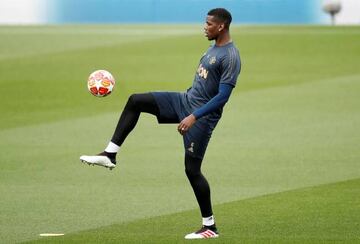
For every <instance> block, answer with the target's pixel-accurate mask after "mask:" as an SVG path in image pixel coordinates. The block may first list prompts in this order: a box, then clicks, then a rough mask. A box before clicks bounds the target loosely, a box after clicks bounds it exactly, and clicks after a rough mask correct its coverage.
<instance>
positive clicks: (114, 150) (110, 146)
mask: <svg viewBox="0 0 360 244" xmlns="http://www.w3.org/2000/svg"><path fill="white" fill-rule="evenodd" d="M119 149H120V147H119V146H118V145H116V144H115V143H113V142H109V144H108V146H107V147H106V148H105V152H108V153H117V152H118V151H119Z"/></svg>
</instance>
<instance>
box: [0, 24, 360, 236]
mask: <svg viewBox="0 0 360 244" xmlns="http://www.w3.org/2000/svg"><path fill="white" fill-rule="evenodd" d="M201 28H202V27H201V26H161V25H160V26H46V27H8V26H6V27H5V26H4V27H0V44H1V45H0V92H1V104H0V109H1V119H0V148H1V151H0V195H1V198H2V200H1V201H0V210H1V211H0V215H1V217H0V233H1V241H0V242H4V243H8V242H10V243H11V242H20V241H26V240H35V239H37V238H38V235H39V234H40V233H45V232H64V233H66V234H67V235H66V237H65V238H69V239H66V240H72V239H71V238H84V240H86V238H87V237H88V236H89V233H88V232H87V231H86V230H96V229H99V232H95V233H97V234H94V235H92V234H90V235H91V237H90V236H89V237H88V238H89V240H90V241H93V242H96V237H95V236H97V238H98V239H97V240H98V242H101V240H103V239H104V238H105V239H106V237H104V236H103V235H102V234H101V230H104V228H105V227H106V226H111V225H112V224H115V225H114V228H111V230H113V231H112V232H111V233H108V234H109V238H117V235H118V233H117V229H116V228H117V227H119V226H120V227H119V228H125V229H127V228H128V230H134V231H133V232H132V231H127V235H128V237H129V239H132V237H133V238H134V241H135V240H138V239H137V238H143V237H139V233H138V232H137V230H138V229H137V227H136V226H133V227H131V226H132V225H133V224H132V223H136V225H139V226H146V223H148V221H150V222H151V221H155V222H156V221H160V222H163V223H162V224H159V233H158V235H159V237H158V239H156V240H155V241H154V240H153V239H151V240H148V239H144V241H150V242H153V241H154V242H157V241H162V240H167V239H166V238H174V239H172V240H174V241H177V240H178V241H181V240H182V237H183V234H185V233H186V232H188V231H189V230H192V229H193V228H196V227H198V225H199V224H200V223H199V215H198V211H197V206H196V202H195V199H194V196H193V193H192V191H191V189H190V186H189V184H188V182H187V179H186V177H185V175H184V171H183V158H182V157H183V151H182V138H181V137H180V136H179V135H178V134H177V132H176V126H175V125H163V126H158V125H157V123H156V120H155V119H154V118H153V117H151V116H149V115H143V116H142V118H141V119H140V121H139V124H138V126H137V128H136V130H135V131H134V133H132V134H131V135H130V136H129V138H128V140H127V141H126V143H125V144H124V147H123V148H122V149H121V152H120V157H119V167H118V168H116V169H115V170H114V171H113V172H110V171H107V170H104V169H101V168H92V167H87V166H85V165H80V163H79V162H78V157H79V156H80V155H81V154H84V153H96V152H99V151H100V150H102V149H103V147H104V146H105V145H106V144H107V142H108V140H109V138H110V137H111V134H112V132H113V129H114V127H115V124H116V121H117V119H118V117H119V112H120V111H121V109H122V107H123V106H124V102H125V99H126V97H127V96H128V95H129V94H131V93H133V92H143V91H149V90H185V89H186V88H187V87H189V86H190V85H191V81H192V78H193V75H194V72H195V70H196V66H197V63H198V60H199V58H200V56H201V55H202V53H203V52H204V51H205V50H206V48H207V46H208V44H209V43H208V42H207V41H206V40H205V39H204V37H202V36H201ZM153 30H154V31H153ZM232 33H233V39H234V40H235V42H236V43H237V46H238V47H239V48H240V51H241V55H242V62H243V66H242V68H243V70H242V74H241V76H240V79H239V83H238V84H239V85H238V86H237V87H236V89H235V90H234V93H233V95H232V97H231V99H230V102H229V103H228V104H227V105H226V107H225V111H224V115H223V119H222V120H221V122H220V123H219V125H218V128H217V129H216V130H215V132H214V134H213V138H212V141H211V143H210V145H209V149H208V152H207V155H206V158H205V162H204V172H205V174H206V176H207V178H208V180H209V181H210V184H211V187H212V197H213V202H214V204H215V211H216V212H215V214H216V218H217V219H218V220H219V223H222V224H221V229H222V230H223V233H224V237H222V238H224V241H225V240H226V241H229V242H231V241H236V240H237V237H236V236H232V235H233V234H232V233H235V232H236V233H239V234H242V238H244V240H255V239H254V238H256V236H258V238H260V239H264V241H270V242H274V243H277V242H280V241H283V242H286V241H287V240H289V238H292V239H291V240H299V238H302V239H304V240H310V241H314V242H316V241H319V242H321V241H326V240H348V241H350V240H355V237H354V236H355V235H354V234H351V233H355V234H356V231H357V230H358V222H357V221H358V220H359V212H358V209H357V208H356V206H359V203H358V202H349V201H347V200H346V199H348V198H349V195H346V194H345V193H344V194H345V195H346V196H345V195H344V201H343V200H342V197H339V198H338V199H337V200H338V201H339V204H334V205H332V209H334V213H338V212H340V213H341V211H342V210H343V209H346V210H347V211H348V214H350V215H352V216H353V217H354V218H353V219H351V218H348V215H346V216H345V215H342V214H339V215H333V214H332V213H328V214H326V212H324V213H323V215H322V216H324V219H325V220H326V221H327V222H329V223H333V225H332V226H330V227H331V228H333V229H334V227H333V226H334V225H337V223H342V222H344V223H343V225H339V231H338V232H336V236H335V232H334V231H328V230H327V229H324V228H325V227H326V226H327V225H324V226H322V227H324V228H318V229H319V230H318V231H317V230H316V229H315V230H313V232H311V231H310V230H309V229H306V228H305V227H306V224H307V223H311V222H312V221H308V220H304V219H298V218H296V217H294V218H292V217H291V216H292V215H291V214H292V213H293V212H294V210H293V209H287V208H284V209H283V212H281V213H282V214H279V215H275V214H274V215H272V212H276V211H277V210H276V209H274V210H273V208H276V207H277V204H275V203H274V202H273V201H275V200H274V199H273V198H271V199H273V200H271V199H270V200H267V198H266V197H265V198H257V197H258V196H262V195H267V194H272V193H279V194H278V195H274V197H275V198H276V199H277V201H279V202H284V204H289V206H293V205H294V204H296V203H297V202H298V198H297V197H296V195H294V194H292V193H291V192H290V193H289V194H288V193H281V192H283V191H290V190H295V189H298V188H304V187H313V186H316V185H319V184H328V183H332V182H339V181H347V180H350V179H358V178H360V169H359V159H360V152H359V150H358V145H359V144H360V96H359V94H360V83H359V81H360V69H359V68H360V67H359V63H360V56H359V55H358V54H359V53H360V46H359V45H358V43H360V28H359V27H316V26H312V27H302V26H297V27H293V26H289V27H287V26H282V27H271V26H267V27H253V26H241V27H234V28H233V29H232ZM99 68H104V69H108V70H110V71H111V72H112V73H113V74H114V75H115V77H116V78H117V85H116V88H115V91H114V93H113V94H112V95H111V96H109V97H106V98H104V99H98V98H95V97H92V96H91V95H90V94H89V93H88V92H87V91H86V79H87V76H88V74H89V73H90V72H92V71H93V70H95V69H99ZM349 182H352V183H344V184H340V186H339V189H343V188H342V187H345V188H346V187H347V186H349V187H350V188H351V187H352V186H353V185H354V184H355V185H356V184H357V186H358V185H359V184H358V181H349ZM335 188H337V187H335ZM317 189H318V190H317ZM326 189H328V188H322V187H320V188H315V190H314V191H312V190H311V191H309V195H308V196H307V197H309V198H310V199H314V198H316V197H317V196H318V195H319V194H320V195H321V194H322V193H320V192H319V191H322V192H323V194H326V193H327V190H326ZM295 192H296V191H295ZM340 193H342V192H340ZM340 193H339V194H340ZM283 194H284V195H283ZM340 195H341V194H340ZM355 197H356V194H355V193H354V198H355ZM249 198H251V199H250V200H245V199H249ZM256 199H260V200H259V202H258V201H257V200H256ZM328 201H330V202H331V201H335V197H331V196H330V197H329V199H327V198H324V200H322V202H323V204H326V202H328ZM354 201H355V200H354ZM228 202H234V203H233V204H224V205H219V204H223V203H228ZM247 203H251V206H249V205H246V204H247ZM356 204H357V205H356ZM252 205H253V206H252ZM278 205H279V207H281V206H282V205H281V204H278ZM246 206H248V208H245V209H248V210H249V213H251V212H253V213H256V211H255V210H254V209H256V208H257V207H258V208H260V209H263V212H259V215H256V216H255V217H254V218H253V222H252V223H253V224H252V225H251V226H252V227H251V226H250V227H249V228H250V229H246V226H245V225H244V226H240V227H239V228H238V227H237V226H236V225H235V227H234V228H236V229H235V230H232V229H231V228H232V227H230V226H229V224H230V223H233V221H235V220H233V219H232V214H233V212H234V211H235V212H236V211H240V212H238V213H239V215H241V216H243V215H245V214H246V213H247V211H245V212H244V210H242V208H243V207H246ZM317 206H318V205H317V203H316V202H311V201H310V202H309V203H307V204H306V208H305V209H304V212H307V213H311V212H314V211H315V210H314V209H316V208H317ZM252 208H254V209H252ZM234 209H235V210H234ZM188 210H192V211H191V212H186V211H188ZM267 210H268V211H267ZM280 210H281V209H278V211H280ZM319 211H320V210H319ZM174 213H178V214H177V215H176V216H177V217H176V218H175V219H181V221H183V220H187V219H190V220H189V223H188V224H187V225H186V226H180V227H179V225H175V226H174V231H175V232H176V234H174V235H175V236H172V237H166V235H167V232H168V231H167V230H168V228H172V227H171V226H172V224H171V223H173V222H172V221H173V220H172V219H173V218H172V217H171V216H172V215H169V214H174ZM286 213H287V214H289V215H288V216H290V217H288V216H286ZM262 214H263V215H265V216H269V215H270V217H269V218H270V219H272V220H274V221H276V223H275V224H276V228H277V229H276V231H274V233H273V234H272V235H270V234H269V233H270V232H271V231H270V230H268V229H266V228H265V227H266V225H267V224H269V222H266V221H265V220H266V218H264V217H263V215H262ZM294 214H295V213H294ZM155 216H164V217H159V219H157V218H155V219H153V217H155ZM247 218H250V217H249V216H248V217H247ZM181 221H179V224H180V223H182V222H181ZM264 221H265V222H264ZM156 223H158V222H156ZM294 223H295V224H296V223H298V224H299V227H292V226H294ZM321 223H323V222H319V223H318V224H319V225H320V224H321ZM162 226H166V227H167V228H164V229H162V228H160V227H162ZM256 226H260V227H262V228H263V227H264V226H265V227H264V228H265V229H266V230H264V232H261V231H260V232H256V236H255V237H254V236H252V234H253V233H254V232H253V230H254V229H256ZM270 226H271V225H270ZM320 227H321V226H320ZM154 228H155V227H154ZM156 228H157V227H156ZM301 228H305V230H306V232H305V233H304V235H299V232H300V231H299V230H301ZM342 228H343V230H346V231H347V232H346V233H345V232H341V230H342ZM333 229H330V230H333ZM150 230H151V228H150V229H146V231H150ZM82 231H84V232H82ZM333 232H334V236H332V235H331V233H333ZM71 233H79V234H76V235H72V234H71ZM81 233H83V234H84V235H83V236H81V235H82V234H81ZM227 233H229V234H227ZM230 233H231V234H230ZM287 233H288V235H287ZM327 233H330V234H329V236H330V237H331V238H332V239H330V238H327ZM347 233H350V234H347ZM68 235H69V237H67V236H68ZM111 236H112V237H111ZM90 238H91V239H90ZM145 238H146V237H145ZM164 238H165V239H164ZM260 239H259V240H260ZM59 240H60V239H59ZM299 242H301V239H300V240H299Z"/></svg>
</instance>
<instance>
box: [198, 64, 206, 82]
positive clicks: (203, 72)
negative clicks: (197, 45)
mask: <svg viewBox="0 0 360 244" xmlns="http://www.w3.org/2000/svg"><path fill="white" fill-rule="evenodd" d="M197 73H198V75H199V76H200V77H201V78H203V79H204V80H206V78H207V76H208V74H209V71H208V70H207V69H205V68H204V67H203V65H202V64H200V65H199V68H198V69H197Z"/></svg>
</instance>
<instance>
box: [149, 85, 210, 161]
mask: <svg viewBox="0 0 360 244" xmlns="http://www.w3.org/2000/svg"><path fill="white" fill-rule="evenodd" d="M151 94H153V96H154V97H155V100H156V103H157V105H158V107H159V113H160V115H159V116H157V120H158V122H159V123H160V124H161V123H165V124H172V123H180V121H182V120H183V119H184V118H185V117H187V116H188V115H190V114H191V113H192V112H193V111H191V109H190V108H189V106H188V104H187V103H186V101H185V99H184V94H182V93H179V92H152V93H151ZM213 128H214V126H213V125H211V124H210V123H209V122H208V121H207V119H206V118H205V117H203V118H200V119H199V120H197V121H196V123H195V124H194V125H193V126H192V127H191V128H190V129H189V130H188V131H187V133H185V135H184V136H183V141H184V149H185V153H186V154H188V155H190V156H192V157H196V158H200V159H202V158H203V157H204V155H205V151H206V148H207V145H208V143H209V141H210V137H211V134H212V131H213Z"/></svg>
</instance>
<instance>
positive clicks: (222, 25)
mask: <svg viewBox="0 0 360 244" xmlns="http://www.w3.org/2000/svg"><path fill="white" fill-rule="evenodd" d="M223 29H225V24H224V23H223V24H220V25H219V32H221V31H222V30H223Z"/></svg>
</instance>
